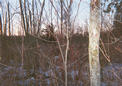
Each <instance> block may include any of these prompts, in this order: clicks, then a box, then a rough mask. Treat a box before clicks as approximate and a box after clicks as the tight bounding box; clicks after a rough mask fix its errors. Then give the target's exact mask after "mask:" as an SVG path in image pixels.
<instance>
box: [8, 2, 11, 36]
mask: <svg viewBox="0 0 122 86" xmlns="http://www.w3.org/2000/svg"><path fill="white" fill-rule="evenodd" d="M7 9H8V31H9V32H8V34H9V36H10V35H11V28H10V8H9V2H8V4H7Z"/></svg>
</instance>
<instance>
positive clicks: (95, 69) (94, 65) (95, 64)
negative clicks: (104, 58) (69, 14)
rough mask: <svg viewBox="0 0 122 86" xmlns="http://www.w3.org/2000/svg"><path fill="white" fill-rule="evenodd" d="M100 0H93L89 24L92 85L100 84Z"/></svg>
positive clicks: (97, 85)
mask: <svg viewBox="0 0 122 86" xmlns="http://www.w3.org/2000/svg"><path fill="white" fill-rule="evenodd" d="M99 25H100V0H91V3H90V25H89V64H90V86H100V62H99V38H100V27H99Z"/></svg>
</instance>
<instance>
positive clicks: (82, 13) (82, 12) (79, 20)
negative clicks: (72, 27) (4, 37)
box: [0, 0, 90, 32]
mask: <svg viewBox="0 0 122 86" xmlns="http://www.w3.org/2000/svg"><path fill="white" fill-rule="evenodd" d="M0 1H1V2H2V5H4V6H5V5H6V2H8V1H9V2H10V8H11V10H12V13H14V12H15V11H18V12H19V9H18V7H19V3H18V2H19V0H0ZM29 1H30V2H31V0H29ZM41 1H42V0H41ZM55 1H58V0H55ZM79 1H80V0H74V4H73V6H72V17H75V16H76V12H77V9H78V4H79ZM89 3H90V0H81V3H80V8H79V12H78V15H77V17H76V21H75V24H76V25H77V26H82V24H84V23H85V22H86V20H88V19H89V11H90V10H89ZM48 4H49V3H48V2H46V4H45V8H47V10H49V8H48V6H49V5H48ZM3 9H5V7H4V8H3ZM46 12H47V11H46ZM0 13H1V14H2V10H0ZM18 19H20V17H19V16H18V15H16V16H14V19H13V22H14V28H18V27H19V25H20V24H19V22H20V20H18ZM15 32H17V30H15Z"/></svg>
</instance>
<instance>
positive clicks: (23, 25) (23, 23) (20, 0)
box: [19, 0, 27, 34]
mask: <svg viewBox="0 0 122 86" xmlns="http://www.w3.org/2000/svg"><path fill="white" fill-rule="evenodd" d="M19 5H20V12H21V21H22V28H24V31H25V34H26V33H27V32H26V26H25V19H24V13H23V9H22V8H23V6H22V0H19Z"/></svg>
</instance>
